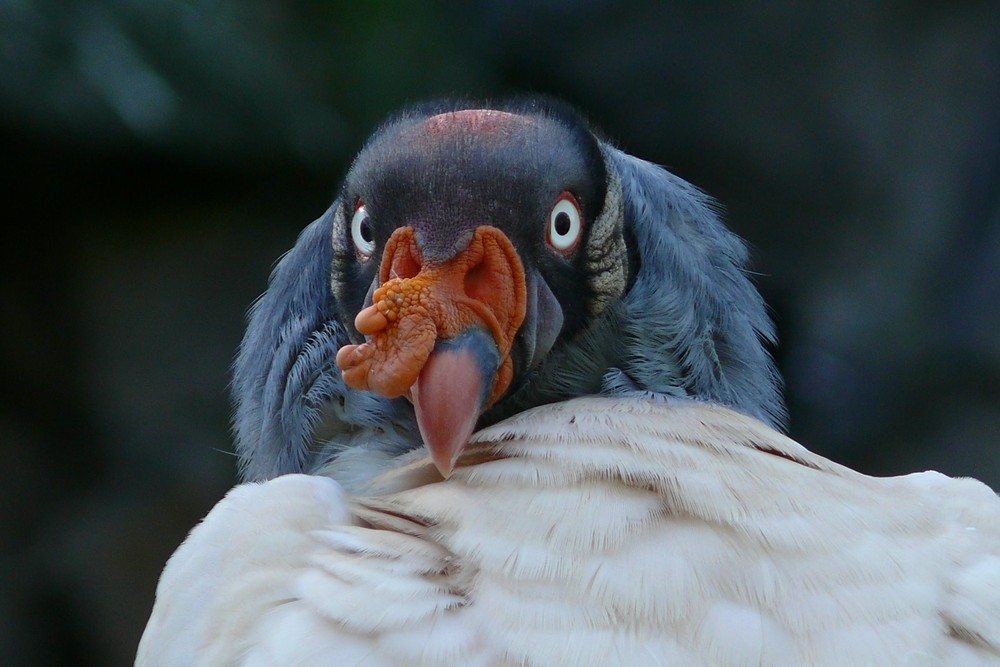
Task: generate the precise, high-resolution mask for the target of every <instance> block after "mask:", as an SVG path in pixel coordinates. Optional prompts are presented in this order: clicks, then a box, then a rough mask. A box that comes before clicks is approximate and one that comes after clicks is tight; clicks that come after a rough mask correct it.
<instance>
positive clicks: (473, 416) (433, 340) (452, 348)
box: [337, 226, 527, 477]
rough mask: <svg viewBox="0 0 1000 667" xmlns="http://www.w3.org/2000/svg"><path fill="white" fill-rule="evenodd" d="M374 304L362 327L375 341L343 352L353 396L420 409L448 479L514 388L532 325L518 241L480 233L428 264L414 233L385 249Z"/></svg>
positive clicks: (491, 231)
mask: <svg viewBox="0 0 1000 667" xmlns="http://www.w3.org/2000/svg"><path fill="white" fill-rule="evenodd" d="M379 277H380V282H381V285H380V287H379V288H378V289H376V290H375V292H374V294H373V299H372V301H373V302H372V305H371V306H369V307H367V308H365V309H364V310H362V311H361V312H360V313H358V316H357V318H356V319H355V327H356V328H357V329H358V331H359V332H360V333H362V334H364V335H365V336H367V337H368V340H367V341H366V342H365V343H363V344H361V345H346V346H344V347H342V348H341V349H340V351H339V352H338V353H337V365H338V366H340V368H341V370H342V371H343V376H344V381H345V382H346V383H347V384H348V386H350V387H353V388H355V389H362V390H369V391H375V392H377V393H379V394H382V395H383V396H386V397H388V398H395V397H397V396H404V395H405V396H408V397H409V398H410V400H412V401H413V405H414V410H415V412H416V416H417V423H418V425H419V427H420V433H421V435H422V436H423V438H424V444H425V445H426V446H427V449H428V451H429V452H430V455H431V458H432V459H433V461H434V464H435V466H436V467H437V468H438V470H439V471H440V472H441V474H442V475H443V476H444V477H448V476H449V475H450V474H451V471H452V469H453V467H454V464H455V461H456V459H457V458H458V456H459V454H460V453H461V451H462V448H463V447H464V446H465V444H466V443H467V442H468V439H469V436H470V435H472V432H473V430H474V429H475V426H476V422H477V421H478V419H479V416H480V415H481V414H482V413H483V412H484V411H485V410H486V409H487V408H489V407H490V406H491V405H493V403H495V402H496V401H497V399H499V398H500V396H502V395H503V393H504V392H505V391H506V390H507V388H508V387H509V386H510V384H511V381H512V379H513V362H512V359H511V356H510V351H511V347H512V344H513V340H514V336H515V334H516V333H517V331H518V328H519V327H520V326H521V324H522V323H523V321H524V317H525V312H526V303H527V295H526V287H525V276H524V268H523V266H522V264H521V261H520V258H519V257H518V255H517V251H516V250H515V249H514V246H513V244H512V243H511V241H510V239H508V238H507V236H506V235H505V234H504V233H503V232H501V231H500V230H498V229H496V228H494V227H487V226H483V227H479V228H478V229H476V231H475V232H474V234H473V237H472V240H471V241H470V242H469V245H468V246H467V247H466V248H465V249H464V250H462V251H461V252H459V253H458V254H456V255H455V256H454V257H452V258H450V259H448V260H446V261H443V262H430V261H428V262H426V263H425V262H424V261H423V258H422V255H421V253H420V249H419V246H418V244H417V241H416V235H415V233H414V231H413V229H412V228H410V227H401V228H399V229H397V230H396V231H395V232H394V233H393V235H392V237H390V239H389V242H388V243H387V244H386V248H385V251H384V252H383V255H382V263H381V265H380V271H379Z"/></svg>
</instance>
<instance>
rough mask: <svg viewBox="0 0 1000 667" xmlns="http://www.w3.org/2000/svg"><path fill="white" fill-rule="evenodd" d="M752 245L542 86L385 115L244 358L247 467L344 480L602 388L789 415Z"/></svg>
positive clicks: (351, 484) (286, 260)
mask: <svg viewBox="0 0 1000 667" xmlns="http://www.w3.org/2000/svg"><path fill="white" fill-rule="evenodd" d="M746 261H747V251H746V248H745V246H744V244H743V243H742V241H741V240H740V239H739V238H738V237H736V236H735V235H734V234H732V233H731V232H729V231H728V230H727V229H726V228H725V226H724V225H723V224H722V222H721V221H720V219H719V217H718V215H717V214H716V210H715V207H714V206H713V203H712V202H711V200H709V199H708V198H707V197H706V196H705V195H704V194H702V193H701V192H700V191H699V190H697V189H696V188H695V187H693V186H691V185H690V184H688V183H686V182H685V181H683V180H681V179H679V178H677V177H676V176H673V175H672V174H670V173H668V172H667V171H665V170H663V169H661V168H660V167H657V166H655V165H653V164H650V163H648V162H645V161H642V160H640V159H637V158H635V157H632V156H629V155H627V154H625V153H623V152H621V151H619V150H617V149H615V148H614V147H612V146H611V145H609V144H608V143H606V142H604V141H602V140H601V139H600V138H598V136H597V135H596V134H595V133H594V132H593V131H592V130H591V129H590V128H589V127H588V125H587V124H586V123H585V122H584V121H583V120H582V119H580V118H579V117H578V116H576V115H575V114H573V113H572V112H570V111H569V110H567V109H565V108H563V107H561V106H559V105H556V104H553V103H550V102H546V101H539V100H527V101H520V102H512V103H509V104H504V105H493V106H487V105H476V104H460V103H455V102H449V103H441V104H432V105H425V106H420V107H416V108H413V109H410V110H407V111H405V112H403V113H401V114H399V115H398V116H396V117H395V118H393V119H391V120H390V121H389V122H387V123H386V124H385V125H384V126H382V127H381V128H380V129H379V130H378V131H377V132H376V133H375V134H374V136H372V138H371V139H370V140H369V141H368V142H367V144H366V145H365V146H364V148H363V149H362V150H361V152H360V153H359V154H358V156H357V158H356V159H355V160H354V163H353V165H352V166H351V168H350V170H349V171H348V173H347V175H346V177H345V178H344V181H343V183H342V185H341V187H340V190H339V195H338V196H337V198H336V199H335V201H334V202H333V204H332V206H331V207H330V208H329V209H328V210H327V211H326V213H324V214H323V216H322V217H320V218H319V219H318V220H316V221H315V222H313V223H312V224H311V225H309V226H308V227H307V228H306V229H305V230H304V231H303V232H302V234H301V236H300V237H299V239H298V241H297V243H296V244H295V247H294V248H292V250H291V251H290V252H289V253H288V254H287V255H285V256H284V257H283V258H282V259H281V261H280V262H279V263H278V265H277V266H276V268H275V270H274V272H273V274H272V276H271V279H270V283H269V287H268V290H267V292H266V293H265V294H264V295H263V296H262V297H261V299H260V300H259V301H258V302H257V303H256V304H255V305H254V307H253V308H252V310H251V313H250V317H249V324H248V328H247V332H246V335H245V337H244V339H243V343H242V345H241V347H240V351H239V355H238V357H237V360H236V363H235V373H234V382H233V390H234V397H235V403H236V414H235V422H234V423H235V431H236V442H237V450H238V453H239V455H240V459H241V462H242V470H243V474H244V477H245V478H247V479H249V480H261V479H267V478H270V477H274V476H277V475H281V474H285V473H290V472H316V473H325V474H330V475H332V476H333V477H335V478H336V479H338V480H339V481H341V483H342V484H344V485H345V486H346V487H348V488H349V489H351V488H355V489H356V488H358V487H360V486H363V484H364V483H365V482H366V481H367V480H368V479H370V478H371V477H373V476H374V475H375V474H377V473H378V472H380V471H382V470H384V469H386V468H389V467H392V466H393V465H396V464H397V463H398V462H399V461H400V460H405V458H406V457H407V456H408V455H409V454H410V453H411V452H417V451H420V450H421V448H422V447H423V446H424V445H426V447H427V449H428V450H429V452H430V454H431V456H432V457H433V459H434V462H435V464H436V466H437V467H438V469H439V470H440V471H441V472H442V474H443V475H444V476H447V475H448V473H449V471H450V470H451V466H452V464H453V462H454V459H455V457H456V456H457V455H458V453H459V451H460V450H461V448H462V446H463V445H464V444H465V442H466V441H467V440H468V437H469V436H470V435H471V433H472V432H473V431H474V430H475V429H477V428H481V427H483V426H486V425H489V424H492V423H495V422H497V421H500V420H502V419H504V418H506V417H508V416H510V415H513V414H516V413H518V412H521V411H523V410H526V409H528V408H531V407H535V406H539V405H543V404H548V403H553V402H556V401H561V400H565V399H568V398H572V397H576V396H581V395H586V394H608V395H617V394H626V393H640V394H642V395H647V396H649V397H651V398H657V397H674V398H681V399H685V398H686V399H694V400H704V401H712V402H717V403H721V404H724V405H727V406H730V407H732V408H735V409H736V410H739V411H742V412H744V413H746V414H749V415H752V416H754V417H757V418H759V419H761V420H763V421H765V422H767V423H769V424H771V425H773V426H778V427H780V426H781V424H782V421H783V419H784V408H783V404H782V399H781V387H780V380H779V376H778V374H777V372H776V371H775V368H774V364H773V362H772V360H771V358H770V355H769V353H768V349H767V347H768V345H770V344H772V343H773V341H774V332H773V325H772V323H771V321H770V319H769V318H768V316H767V313H766V310H765V306H764V303H763V301H762V299H761V297H760V295H759V294H758V292H757V291H756V289H755V288H754V286H753V285H752V283H751V282H750V280H749V279H748V277H747V275H746V270H745V264H746Z"/></svg>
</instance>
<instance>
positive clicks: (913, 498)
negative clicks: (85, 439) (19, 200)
mask: <svg viewBox="0 0 1000 667" xmlns="http://www.w3.org/2000/svg"><path fill="white" fill-rule="evenodd" d="M137 664H138V665H141V666H143V667H158V666H167V665H248V666H249V665H254V666H256V665H303V666H304V665H332V664H333V665H358V666H374V665H545V666H553V665H573V666H587V665H594V666H597V665H602V666H603V665H630V666H641V665H837V666H840V665H1000V499H998V497H997V496H996V495H995V494H994V493H993V492H992V491H990V489H988V488H987V487H986V486H985V485H983V484H981V483H979V482H976V481H973V480H968V479H950V478H947V477H945V476H942V475H940V474H937V473H921V474H914V475H907V476H904V477H894V478H885V479H879V478H872V477H867V476H865V475H862V474H859V473H856V472H854V471H851V470H849V469H846V468H844V467H842V466H839V465H836V464H834V463H831V462H829V461H828V460H826V459H824V458H822V457H819V456H817V455H814V454H812V453H810V452H809V451H807V450H806V449H804V448H803V447H801V446H800V445H798V444H796V443H795V442H793V441H791V440H789V439H788V438H786V437H784V436H782V435H780V434H779V433H777V432H776V431H774V430H772V429H770V428H768V427H766V426H764V425H763V424H761V423H760V422H758V421H756V420H754V419H752V418H749V417H745V416H742V415H740V414H738V413H735V412H733V411H730V410H728V409H725V408H721V407H717V406H711V405H708V404H700V403H695V402H688V401H684V402H652V401H646V400H641V399H632V398H598V397H591V398H582V399H577V400H572V401H568V402H564V403H560V404H555V405H550V406H545V407H541V408H536V409H533V410H530V411H527V412H524V413H521V414H519V415H517V416H515V417H513V418H511V419H508V420H506V421H504V422H501V423H499V424H497V425H495V426H493V427H490V428H488V429H485V430H483V431H481V432H479V433H477V434H476V435H475V436H474V438H473V441H472V442H471V444H470V445H469V447H468V448H467V449H466V450H465V451H464V453H463V454H462V456H461V458H460V459H459V460H458V463H457V465H456V469H455V472H454V475H453V476H452V477H451V479H449V480H447V481H441V480H440V477H439V476H438V474H437V472H436V471H435V469H434V467H433V466H432V465H431V464H430V462H429V460H427V459H420V460H417V461H414V462H412V463H411V464H409V465H406V466H403V467H401V468H399V469H397V470H394V471H391V472H389V473H387V474H385V475H383V476H381V477H380V478H378V479H377V480H376V481H375V485H374V486H373V488H372V492H371V495H368V496H365V497H354V498H352V497H348V496H347V495H346V494H344V493H343V491H341V489H340V487H339V486H338V485H337V483H336V482H334V481H332V480H330V479H327V478H324V477H316V476H305V475H289V476H285V477H279V478H277V479H274V480H272V481H269V482H265V483H261V484H247V485H243V486H239V487H237V488H236V489H234V490H233V491H232V492H231V493H230V494H229V495H228V496H227V497H226V498H225V499H224V500H222V501H221V502H220V503H219V504H218V506H217V507H216V508H215V509H214V510H213V511H212V512H211V513H210V514H209V515H208V517H206V519H205V520H204V522H203V523H202V524H201V525H200V526H198V527H197V528H196V529H195V530H194V531H193V532H192V534H191V536H190V537H189V538H188V540H187V541H186V542H185V543H184V545H183V546H182V547H181V548H180V549H179V550H178V552H177V553H176V554H175V555H174V557H173V558H172V559H171V561H170V563H169V564H168V566H167V569H166V571H165V572H164V575H163V578H162V580H161V583H160V587H159V589H158V591H157V602H156V606H155V608H154V610H153V615H152V618H151V619H150V622H149V626H148V628H147V630H146V633H145V635H144V637H143V640H142V643H141V645H140V650H139V657H138V659H137Z"/></svg>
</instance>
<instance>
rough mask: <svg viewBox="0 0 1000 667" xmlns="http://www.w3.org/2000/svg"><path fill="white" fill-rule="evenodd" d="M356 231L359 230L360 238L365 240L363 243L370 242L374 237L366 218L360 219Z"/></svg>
mask: <svg viewBox="0 0 1000 667" xmlns="http://www.w3.org/2000/svg"><path fill="white" fill-rule="evenodd" d="M358 231H359V232H361V238H363V239H364V240H365V243H371V242H372V241H373V240H374V238H375V237H374V236H373V235H372V226H371V223H370V222H368V220H362V221H361V229H359V230H358Z"/></svg>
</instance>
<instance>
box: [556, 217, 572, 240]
mask: <svg viewBox="0 0 1000 667" xmlns="http://www.w3.org/2000/svg"><path fill="white" fill-rule="evenodd" d="M569 228H570V221H569V214H568V213H563V212H559V213H556V234H558V235H559V236H565V235H566V234H569Z"/></svg>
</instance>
